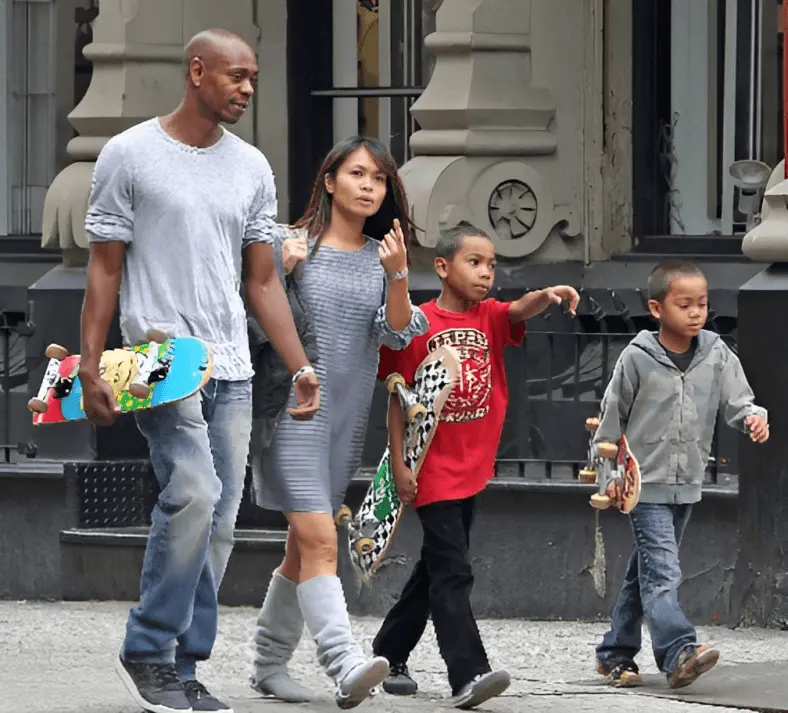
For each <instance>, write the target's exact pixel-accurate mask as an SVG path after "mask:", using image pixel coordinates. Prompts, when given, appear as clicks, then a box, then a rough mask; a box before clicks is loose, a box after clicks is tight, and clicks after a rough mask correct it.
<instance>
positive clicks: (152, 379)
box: [27, 330, 213, 426]
mask: <svg viewBox="0 0 788 713" xmlns="http://www.w3.org/2000/svg"><path fill="white" fill-rule="evenodd" d="M146 338H147V339H148V342H146V343H145V344H137V345H135V346H133V347H125V348H123V349H108V350H106V351H105V352H103V353H102V355H101V361H100V362H99V375H100V376H101V378H102V379H104V380H105V381H106V382H108V383H109V385H110V386H111V387H112V391H113V392H114V394H115V397H116V398H117V400H118V405H119V406H120V410H121V413H129V412H131V411H140V410H142V409H147V408H154V407H156V406H162V405H164V404H169V403H173V402H175V401H181V400H182V399H185V398H188V397H189V396H191V395H192V394H194V393H196V392H197V391H199V390H200V389H201V388H202V387H203V386H205V384H206V383H207V381H208V379H210V378H211V372H212V371H213V355H212V353H211V349H210V347H209V346H208V344H206V343H205V342H204V341H203V340H202V339H198V338H197V337H178V338H176V339H169V338H168V337H167V335H166V334H164V333H162V332H160V331H158V330H149V331H148V333H147V335H146ZM45 354H46V357H47V358H48V359H49V363H48V364H47V369H46V372H45V374H44V378H43V379H42V381H41V385H40V387H39V389H38V393H37V394H36V396H34V397H33V398H32V399H30V401H28V404H27V407H28V409H29V410H30V411H32V412H33V425H35V426H39V425H42V424H49V423H66V422H69V421H82V420H84V419H86V418H87V415H86V414H85V409H84V408H83V403H82V384H81V382H80V380H79V376H78V375H77V374H78V372H79V364H80V356H79V354H69V353H68V351H67V350H66V349H65V348H64V347H62V346H60V345H59V344H50V345H49V346H48V347H47V349H46V352H45Z"/></svg>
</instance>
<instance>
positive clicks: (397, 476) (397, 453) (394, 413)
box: [388, 394, 416, 505]
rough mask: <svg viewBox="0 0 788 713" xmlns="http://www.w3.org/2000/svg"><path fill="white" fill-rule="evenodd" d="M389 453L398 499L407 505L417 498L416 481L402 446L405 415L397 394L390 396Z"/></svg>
mask: <svg viewBox="0 0 788 713" xmlns="http://www.w3.org/2000/svg"><path fill="white" fill-rule="evenodd" d="M388 429H389V453H390V454H391V470H392V475H393V476H394V484H395V486H396V488H397V497H399V499H400V501H401V502H402V503H403V504H405V505H407V504H409V503H411V502H413V499H414V498H415V497H416V479H415V478H414V477H413V473H412V472H411V470H410V468H408V466H407V465H406V464H405V457H404V454H403V452H402V446H403V443H404V442H405V414H404V413H403V411H402V404H401V403H400V401H399V397H398V396H397V395H396V394H390V395H389V412H388Z"/></svg>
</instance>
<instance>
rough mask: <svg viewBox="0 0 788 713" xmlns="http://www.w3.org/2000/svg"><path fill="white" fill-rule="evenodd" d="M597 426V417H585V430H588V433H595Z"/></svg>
mask: <svg viewBox="0 0 788 713" xmlns="http://www.w3.org/2000/svg"><path fill="white" fill-rule="evenodd" d="M598 428H599V419H598V418H593V417H592V418H587V419H586V431H588V432H589V433H596V432H597V429H598Z"/></svg>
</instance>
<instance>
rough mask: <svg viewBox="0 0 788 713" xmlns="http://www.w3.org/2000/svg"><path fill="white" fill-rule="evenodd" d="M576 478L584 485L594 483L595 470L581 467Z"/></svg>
mask: <svg viewBox="0 0 788 713" xmlns="http://www.w3.org/2000/svg"><path fill="white" fill-rule="evenodd" d="M577 480H578V481H579V482H580V483H583V484H584V485H588V484H589V483H596V471H595V470H591V469H589V468H583V470H581V471H580V473H579V474H578V476H577Z"/></svg>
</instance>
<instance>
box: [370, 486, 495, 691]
mask: <svg viewBox="0 0 788 713" xmlns="http://www.w3.org/2000/svg"><path fill="white" fill-rule="evenodd" d="M475 505H476V497H475V496H474V497H471V498H466V499H465V500H450V501H445V502H437V503H432V504H430V505H424V506H423V507H420V508H418V509H417V510H416V512H417V513H418V515H419V519H420V520H421V526H422V529H423V530H424V541H423V544H422V548H421V559H420V560H419V562H418V563H417V564H416V567H415V568H414V570H413V573H412V574H411V576H410V579H409V580H408V582H407V584H406V585H405V588H404V589H403V590H402V595H401V596H400V598H399V601H398V602H397V603H396V604H395V605H394V606H393V607H392V609H391V611H389V613H388V615H387V616H386V619H385V621H384V622H383V625H382V626H381V627H380V631H379V632H378V634H377V636H376V637H375V640H374V641H373V643H372V648H373V651H374V652H375V655H376V656H385V657H386V658H387V659H388V660H389V662H390V663H391V664H392V665H394V664H404V663H406V662H407V660H408V656H409V655H410V653H411V651H413V649H414V648H416V644H418V643H419V639H421V636H422V634H423V633H424V629H425V627H426V626H427V620H428V619H429V616H430V614H432V623H433V626H434V627H435V635H436V636H437V638H438V647H439V648H440V652H441V656H442V657H443V660H444V661H445V662H446V668H447V669H448V672H449V684H450V685H451V688H452V693H453V694H454V695H456V694H457V693H458V692H459V691H460V689H461V688H462V687H463V686H465V685H466V684H468V683H470V682H471V680H472V679H473V678H474V677H475V676H477V675H479V674H481V673H488V672H489V671H490V664H489V662H488V661H487V654H486V652H485V650H484V645H483V644H482V640H481V636H480V635H479V629H478V628H477V626H476V620H475V619H474V616H473V611H472V610H471V589H473V570H472V568H471V561H470V557H469V554H468V549H469V543H470V531H471V524H472V523H473V515H474V509H475Z"/></svg>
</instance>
